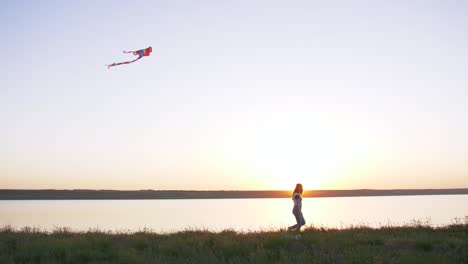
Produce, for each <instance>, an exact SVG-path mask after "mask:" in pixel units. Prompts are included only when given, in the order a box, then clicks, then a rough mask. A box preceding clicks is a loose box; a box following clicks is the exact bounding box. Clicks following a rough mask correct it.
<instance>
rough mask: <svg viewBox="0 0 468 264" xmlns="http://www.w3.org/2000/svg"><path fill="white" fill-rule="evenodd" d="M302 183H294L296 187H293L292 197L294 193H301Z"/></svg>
mask: <svg viewBox="0 0 468 264" xmlns="http://www.w3.org/2000/svg"><path fill="white" fill-rule="evenodd" d="M299 190H300V191H299ZM302 191H303V190H302V184H300V183H298V184H296V188H294V192H293V193H292V196H293V197H292V198H293V199H294V194H295V193H300V194H301V195H302Z"/></svg>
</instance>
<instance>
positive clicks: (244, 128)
mask: <svg viewBox="0 0 468 264" xmlns="http://www.w3.org/2000/svg"><path fill="white" fill-rule="evenodd" d="M467 10H468V4H467V2H466V1H455V0H447V1H432V0H430V1H412V0H409V1H408V0H404V1H403V0H401V1H379V0H377V1H376V0H372V1H371V0H369V1H362V0H357V1H347V0H342V1H336V0H331V1H310V0H304V1H272V0H259V1H250V0H248V1H247V0H236V1H214V0H213V1H207V0H200V1H189V0H183V1H179V0H174V1H116V0H112V1H110V0H102V1H19V0H18V1H13V0H7V1H4V2H3V3H2V8H1V9H0V23H1V24H0V36H1V39H2V41H0V50H1V52H2V54H3V55H2V61H1V63H0V120H1V122H0V188H60V189H62V188H65V189H78V188H89V189H201V190H203V189H241V190H242V189H291V188H293V187H294V184H295V183H296V182H302V183H303V184H304V187H305V189H354V188H379V189H387V188H457V187H459V188H462V187H464V188H466V187H468V136H467V135H468V16H467V15H466V11H467ZM148 46H152V47H153V53H152V55H151V56H150V57H145V58H143V59H141V60H140V61H138V62H136V63H134V64H130V65H123V66H118V67H114V68H111V69H107V68H106V67H105V66H104V65H105V64H110V63H113V62H119V61H125V60H131V59H134V57H133V56H132V55H131V54H123V53H122V52H121V51H122V50H137V49H142V48H146V47H148Z"/></svg>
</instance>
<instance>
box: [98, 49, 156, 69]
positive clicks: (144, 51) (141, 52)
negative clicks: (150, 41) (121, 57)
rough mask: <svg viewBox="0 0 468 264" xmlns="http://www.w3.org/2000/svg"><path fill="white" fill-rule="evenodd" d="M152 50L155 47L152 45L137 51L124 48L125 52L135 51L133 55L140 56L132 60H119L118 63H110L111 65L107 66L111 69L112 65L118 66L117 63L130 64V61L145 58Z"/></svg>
mask: <svg viewBox="0 0 468 264" xmlns="http://www.w3.org/2000/svg"><path fill="white" fill-rule="evenodd" d="M152 51H153V49H152V48H151V47H148V48H146V49H142V50H137V51H125V50H124V51H123V53H133V55H135V56H138V58H136V59H134V60H132V61H124V62H117V63H112V64H109V65H106V66H107V68H108V69H109V68H110V67H112V66H117V65H122V64H130V63H133V62H135V61H137V60H139V59H141V58H143V57H144V56H149V55H150V53H151V52H152Z"/></svg>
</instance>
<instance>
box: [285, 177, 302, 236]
mask: <svg viewBox="0 0 468 264" xmlns="http://www.w3.org/2000/svg"><path fill="white" fill-rule="evenodd" d="M302 191H303V189H302V184H300V183H298V184H296V188H295V189H294V192H293V194H292V200H293V202H294V207H293V211H292V213H293V215H294V216H295V217H296V222H297V223H296V224H295V225H293V226H290V227H289V228H288V230H290V231H292V230H297V231H300V230H301V227H302V226H303V225H305V220H304V216H303V215H302Z"/></svg>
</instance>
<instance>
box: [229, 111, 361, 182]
mask: <svg viewBox="0 0 468 264" xmlns="http://www.w3.org/2000/svg"><path fill="white" fill-rule="evenodd" d="M244 131H245V132H244V133H239V134H236V136H235V137H233V138H232V140H231V141H230V143H231V145H230V147H228V148H226V151H227V152H229V155H231V158H232V159H233V160H235V161H236V162H237V163H236V164H237V165H239V166H241V167H242V168H243V169H244V173H245V174H246V175H247V174H248V175H250V176H249V178H248V179H247V180H249V181H250V182H251V183H252V188H253V189H271V190H290V189H292V188H294V187H295V185H296V184H297V183H301V184H302V185H303V186H304V189H305V190H317V189H326V188H330V187H333V186H337V185H339V184H337V183H339V182H337V181H340V180H341V179H343V177H347V176H349V175H350V173H351V172H350V168H356V167H359V166H361V164H360V163H359V162H357V161H358V160H359V159H361V157H364V156H365V155H367V154H368V153H366V144H365V143H366V142H365V141H366V139H365V136H364V135H363V134H360V133H356V132H355V131H353V130H352V129H337V128H336V127H333V126H331V127H330V126H328V127H327V126H326V124H312V123H306V122H304V121H302V120H300V122H299V121H298V120H285V119H283V120H281V122H279V121H277V122H269V123H268V122H263V123H259V124H256V125H253V126H251V127H249V129H245V130H244ZM361 160H362V159H361Z"/></svg>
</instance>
